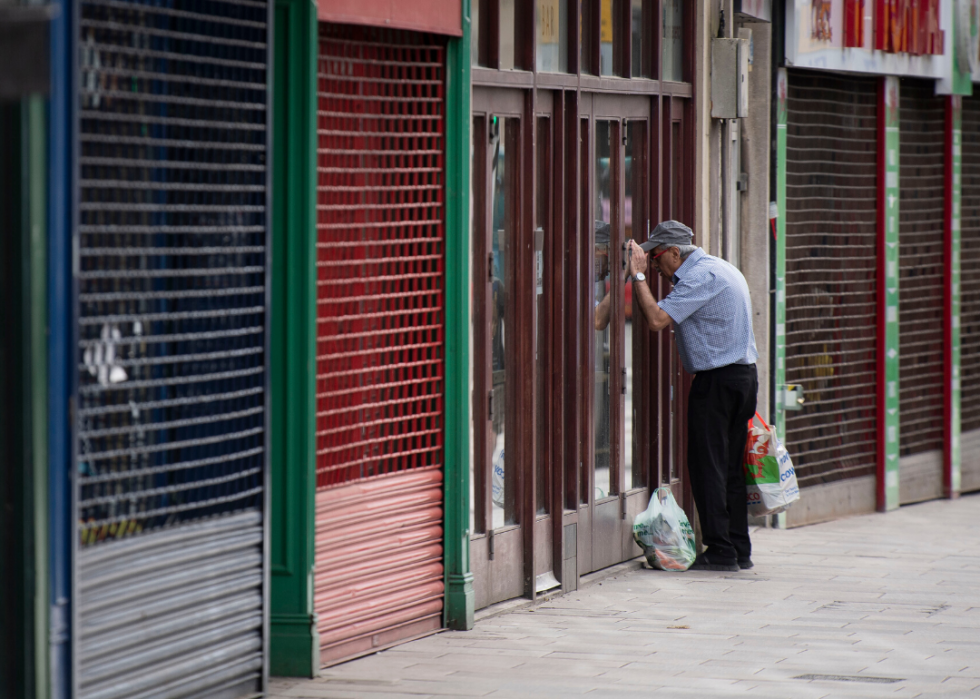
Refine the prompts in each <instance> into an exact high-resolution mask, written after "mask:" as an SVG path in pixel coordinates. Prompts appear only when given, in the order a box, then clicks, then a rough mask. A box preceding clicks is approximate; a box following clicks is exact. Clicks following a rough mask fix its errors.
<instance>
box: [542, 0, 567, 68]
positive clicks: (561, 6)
mask: <svg viewBox="0 0 980 699" xmlns="http://www.w3.org/2000/svg"><path fill="white" fill-rule="evenodd" d="M566 7H567V0H538V12H537V15H536V17H535V21H536V22H537V36H538V49H537V50H538V54H537V58H536V62H537V67H538V70H539V71H541V72H543V73H567V72H568V19H567V17H568V15H567V14H566Z"/></svg>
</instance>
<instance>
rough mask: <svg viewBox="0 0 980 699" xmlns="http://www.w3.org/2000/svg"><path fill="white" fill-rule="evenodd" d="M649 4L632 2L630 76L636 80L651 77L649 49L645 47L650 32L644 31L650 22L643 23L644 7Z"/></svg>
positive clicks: (639, 0)
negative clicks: (644, 43) (648, 58)
mask: <svg viewBox="0 0 980 699" xmlns="http://www.w3.org/2000/svg"><path fill="white" fill-rule="evenodd" d="M645 4H648V3H647V2H644V0H630V33H631V34H632V41H631V42H630V74H631V75H632V76H633V77H634V78H649V77H650V65H649V64H650V61H649V60H647V58H646V49H647V47H646V46H644V45H643V42H644V40H646V38H647V37H648V36H649V33H648V32H645V31H643V28H644V27H645V26H648V25H649V22H644V21H643V6H644V5H645Z"/></svg>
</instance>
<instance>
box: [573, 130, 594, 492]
mask: <svg viewBox="0 0 980 699" xmlns="http://www.w3.org/2000/svg"><path fill="white" fill-rule="evenodd" d="M590 142H591V141H590V139H589V120H588V119H582V120H581V128H580V130H579V162H580V163H581V164H582V172H581V175H580V177H581V179H580V180H579V206H580V207H581V216H580V218H579V220H580V221H582V225H583V228H584V227H585V226H587V225H590V218H589V216H590V214H589V203H590V200H591V198H592V176H591V170H590V167H589V166H590V164H591V163H590V161H589V143H590ZM587 235H588V232H587V229H585V230H583V231H582V237H583V238H585V237H586V236H587ZM583 257H586V256H585V255H583ZM586 259H587V258H586ZM586 300H588V297H586ZM588 319H589V320H591V319H592V314H591V313H590V314H589V315H588ZM583 327H584V328H588V327H590V326H589V324H588V323H583ZM582 334H583V338H585V337H588V336H587V335H585V333H584V332H583V333H582ZM583 354H586V353H584V352H583ZM586 356H588V355H587V354H586ZM582 456H583V459H582V460H580V461H579V463H578V464H577V466H578V468H579V489H578V492H579V502H580V503H581V504H583V505H587V504H588V503H589V496H590V495H591V493H592V491H591V490H590V487H589V469H588V468H587V464H588V459H587V458H585V456H586V455H585V454H583V455H582Z"/></svg>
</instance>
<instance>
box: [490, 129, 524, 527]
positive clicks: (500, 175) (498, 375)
mask: <svg viewBox="0 0 980 699" xmlns="http://www.w3.org/2000/svg"><path fill="white" fill-rule="evenodd" d="M494 124H496V126H495V125H494ZM519 137H520V122H519V121H518V120H516V119H504V118H498V117H491V135H490V138H491V155H490V157H491V161H490V162H491V174H490V178H491V180H490V185H491V195H490V200H491V202H492V206H493V210H492V219H493V227H492V228H491V238H492V241H491V242H492V250H493V282H492V284H491V293H492V297H491V314H492V315H491V319H490V323H491V331H490V333H491V339H490V346H491V361H492V376H493V389H492V399H491V400H492V406H493V408H492V417H491V423H492V424H491V434H490V440H491V446H492V449H493V452H492V457H491V468H492V473H491V493H492V495H491V500H492V502H493V515H492V526H493V528H495V529H496V528H497V527H502V526H504V525H507V524H515V523H517V497H516V494H517V482H516V474H513V477H511V478H508V477H507V468H506V464H505V460H504V447H505V436H506V435H505V432H506V428H507V427H508V423H509V422H510V420H509V419H508V415H507V410H508V404H507V369H508V367H509V364H510V362H511V357H512V356H513V348H508V347H507V342H508V338H512V337H514V332H513V330H512V326H513V322H514V313H513V294H512V289H513V285H514V282H513V279H512V276H513V272H512V270H511V269H510V260H511V259H512V253H511V246H512V245H513V244H514V234H515V230H514V211H513V210H512V209H513V206H514V204H513V202H514V201H515V193H516V191H517V182H516V179H517V172H516V168H508V167H506V165H505V162H504V154H505V152H510V153H517V152H518V145H519V140H518V139H519ZM508 350H510V351H508Z"/></svg>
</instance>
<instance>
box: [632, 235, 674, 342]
mask: <svg viewBox="0 0 980 699" xmlns="http://www.w3.org/2000/svg"><path fill="white" fill-rule="evenodd" d="M630 245H631V246H633V254H632V256H631V257H630V267H631V271H632V273H633V274H636V273H637V272H643V273H644V274H646V271H647V256H646V253H645V252H643V248H641V247H640V246H639V245H637V244H636V242H635V241H632V240H631V241H630ZM633 297H634V298H635V299H636V301H637V302H638V303H639V304H640V308H641V309H642V310H643V315H644V316H645V317H646V319H647V325H649V326H650V329H651V330H653V331H655V332H660V331H661V330H663V329H664V328H666V327H667V326H668V325H670V323H671V317H670V316H669V315H667V313H666V311H664V310H663V309H662V308H660V306H658V305H657V302H656V301H655V300H654V299H653V292H652V291H650V287H649V285H647V284H645V283H642V282H641V283H634V284H633Z"/></svg>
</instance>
